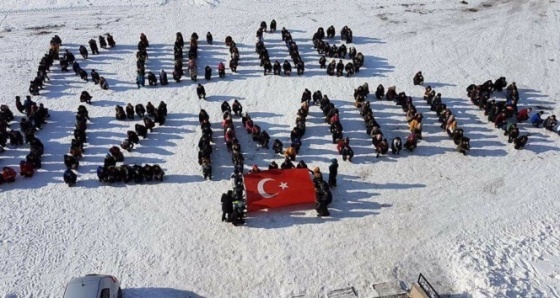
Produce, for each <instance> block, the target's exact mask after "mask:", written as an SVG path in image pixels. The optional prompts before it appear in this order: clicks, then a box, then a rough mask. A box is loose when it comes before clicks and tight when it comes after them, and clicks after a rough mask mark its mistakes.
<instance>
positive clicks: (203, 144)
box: [198, 109, 214, 180]
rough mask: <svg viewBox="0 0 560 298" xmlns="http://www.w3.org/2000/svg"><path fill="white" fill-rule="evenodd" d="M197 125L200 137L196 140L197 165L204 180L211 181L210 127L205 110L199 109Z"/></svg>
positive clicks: (211, 132) (208, 117)
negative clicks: (200, 133) (200, 132)
mask: <svg viewBox="0 0 560 298" xmlns="http://www.w3.org/2000/svg"><path fill="white" fill-rule="evenodd" d="M198 123H199V124H200V129H201V131H202V135H201V136H200V139H199V140H198V164H199V165H200V166H201V168H202V176H203V177H204V179H209V180H212V159H211V155H212V151H214V150H213V148H212V135H213V131H212V127H211V126H212V125H211V124H210V116H209V115H208V113H207V112H206V110H204V109H201V110H200V112H199V113H198Z"/></svg>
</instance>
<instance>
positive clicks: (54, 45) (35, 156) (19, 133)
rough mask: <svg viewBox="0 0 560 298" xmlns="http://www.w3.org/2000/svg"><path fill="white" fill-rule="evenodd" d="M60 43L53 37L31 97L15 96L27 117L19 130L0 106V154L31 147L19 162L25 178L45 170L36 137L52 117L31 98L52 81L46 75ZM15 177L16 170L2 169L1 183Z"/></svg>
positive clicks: (5, 109)
mask: <svg viewBox="0 0 560 298" xmlns="http://www.w3.org/2000/svg"><path fill="white" fill-rule="evenodd" d="M61 44H62V40H61V39H60V37H59V36H58V35H55V36H54V37H52V38H51V41H50V47H49V50H48V52H47V54H45V55H44V56H43V57H42V58H41V61H40V62H39V66H38V68H37V76H36V77H35V79H34V80H33V81H31V82H30V87H29V93H30V94H31V95H27V96H26V97H25V100H24V101H23V102H22V100H21V97H20V96H16V97H15V106H16V109H17V110H18V112H20V113H21V114H24V116H23V117H22V118H21V120H20V122H19V128H20V130H16V129H14V128H13V127H11V122H12V121H14V120H16V119H15V115H14V113H13V112H12V111H11V110H10V108H9V107H8V105H0V153H2V152H4V151H5V149H4V147H6V146H7V145H8V143H9V144H10V146H13V147H19V146H23V145H24V144H28V145H29V146H30V150H29V153H28V154H27V155H26V156H25V160H21V161H20V162H19V170H20V171H19V173H20V175H21V176H23V177H26V178H29V177H32V176H33V175H34V174H35V170H36V169H40V168H41V167H42V156H43V154H44V151H45V147H44V145H43V143H42V142H41V140H40V139H39V138H37V136H36V135H35V134H36V133H37V132H38V131H40V130H41V128H42V125H43V124H46V123H47V119H48V118H49V117H50V115H49V110H48V109H47V108H45V106H44V105H43V104H42V103H39V104H37V103H36V102H34V101H33V100H32V97H31V96H32V95H39V89H43V88H44V86H43V83H44V82H45V81H46V80H50V79H49V77H48V75H47V73H48V72H49V71H50V68H51V67H52V66H53V63H54V61H55V60H59V57H58V55H59V53H58V52H59V49H60V45H61ZM16 177H17V172H16V170H15V169H13V168H12V167H9V166H5V167H2V171H1V174H0V184H1V183H4V182H14V181H15V179H16Z"/></svg>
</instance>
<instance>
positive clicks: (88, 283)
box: [63, 274, 110, 298]
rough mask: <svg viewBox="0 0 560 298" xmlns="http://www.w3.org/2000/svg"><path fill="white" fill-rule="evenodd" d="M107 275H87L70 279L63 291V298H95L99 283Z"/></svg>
mask: <svg viewBox="0 0 560 298" xmlns="http://www.w3.org/2000/svg"><path fill="white" fill-rule="evenodd" d="M107 277H110V276H109V275H101V274H88V275H86V276H82V277H75V278H72V279H71V280H70V281H69V282H68V284H67V286H66V291H64V297H63V298H97V294H98V291H99V283H100V281H101V280H102V279H103V278H107Z"/></svg>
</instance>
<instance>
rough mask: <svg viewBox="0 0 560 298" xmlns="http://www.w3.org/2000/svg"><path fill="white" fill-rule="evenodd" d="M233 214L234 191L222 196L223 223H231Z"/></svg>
mask: <svg viewBox="0 0 560 298" xmlns="http://www.w3.org/2000/svg"><path fill="white" fill-rule="evenodd" d="M232 213H233V191H232V190H228V192H227V193H223V194H222V221H227V222H229V221H230V216H231V214H232Z"/></svg>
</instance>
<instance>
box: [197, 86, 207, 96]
mask: <svg viewBox="0 0 560 298" xmlns="http://www.w3.org/2000/svg"><path fill="white" fill-rule="evenodd" d="M196 95H198V99H206V90H205V89H204V86H202V84H198V87H196Z"/></svg>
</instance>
